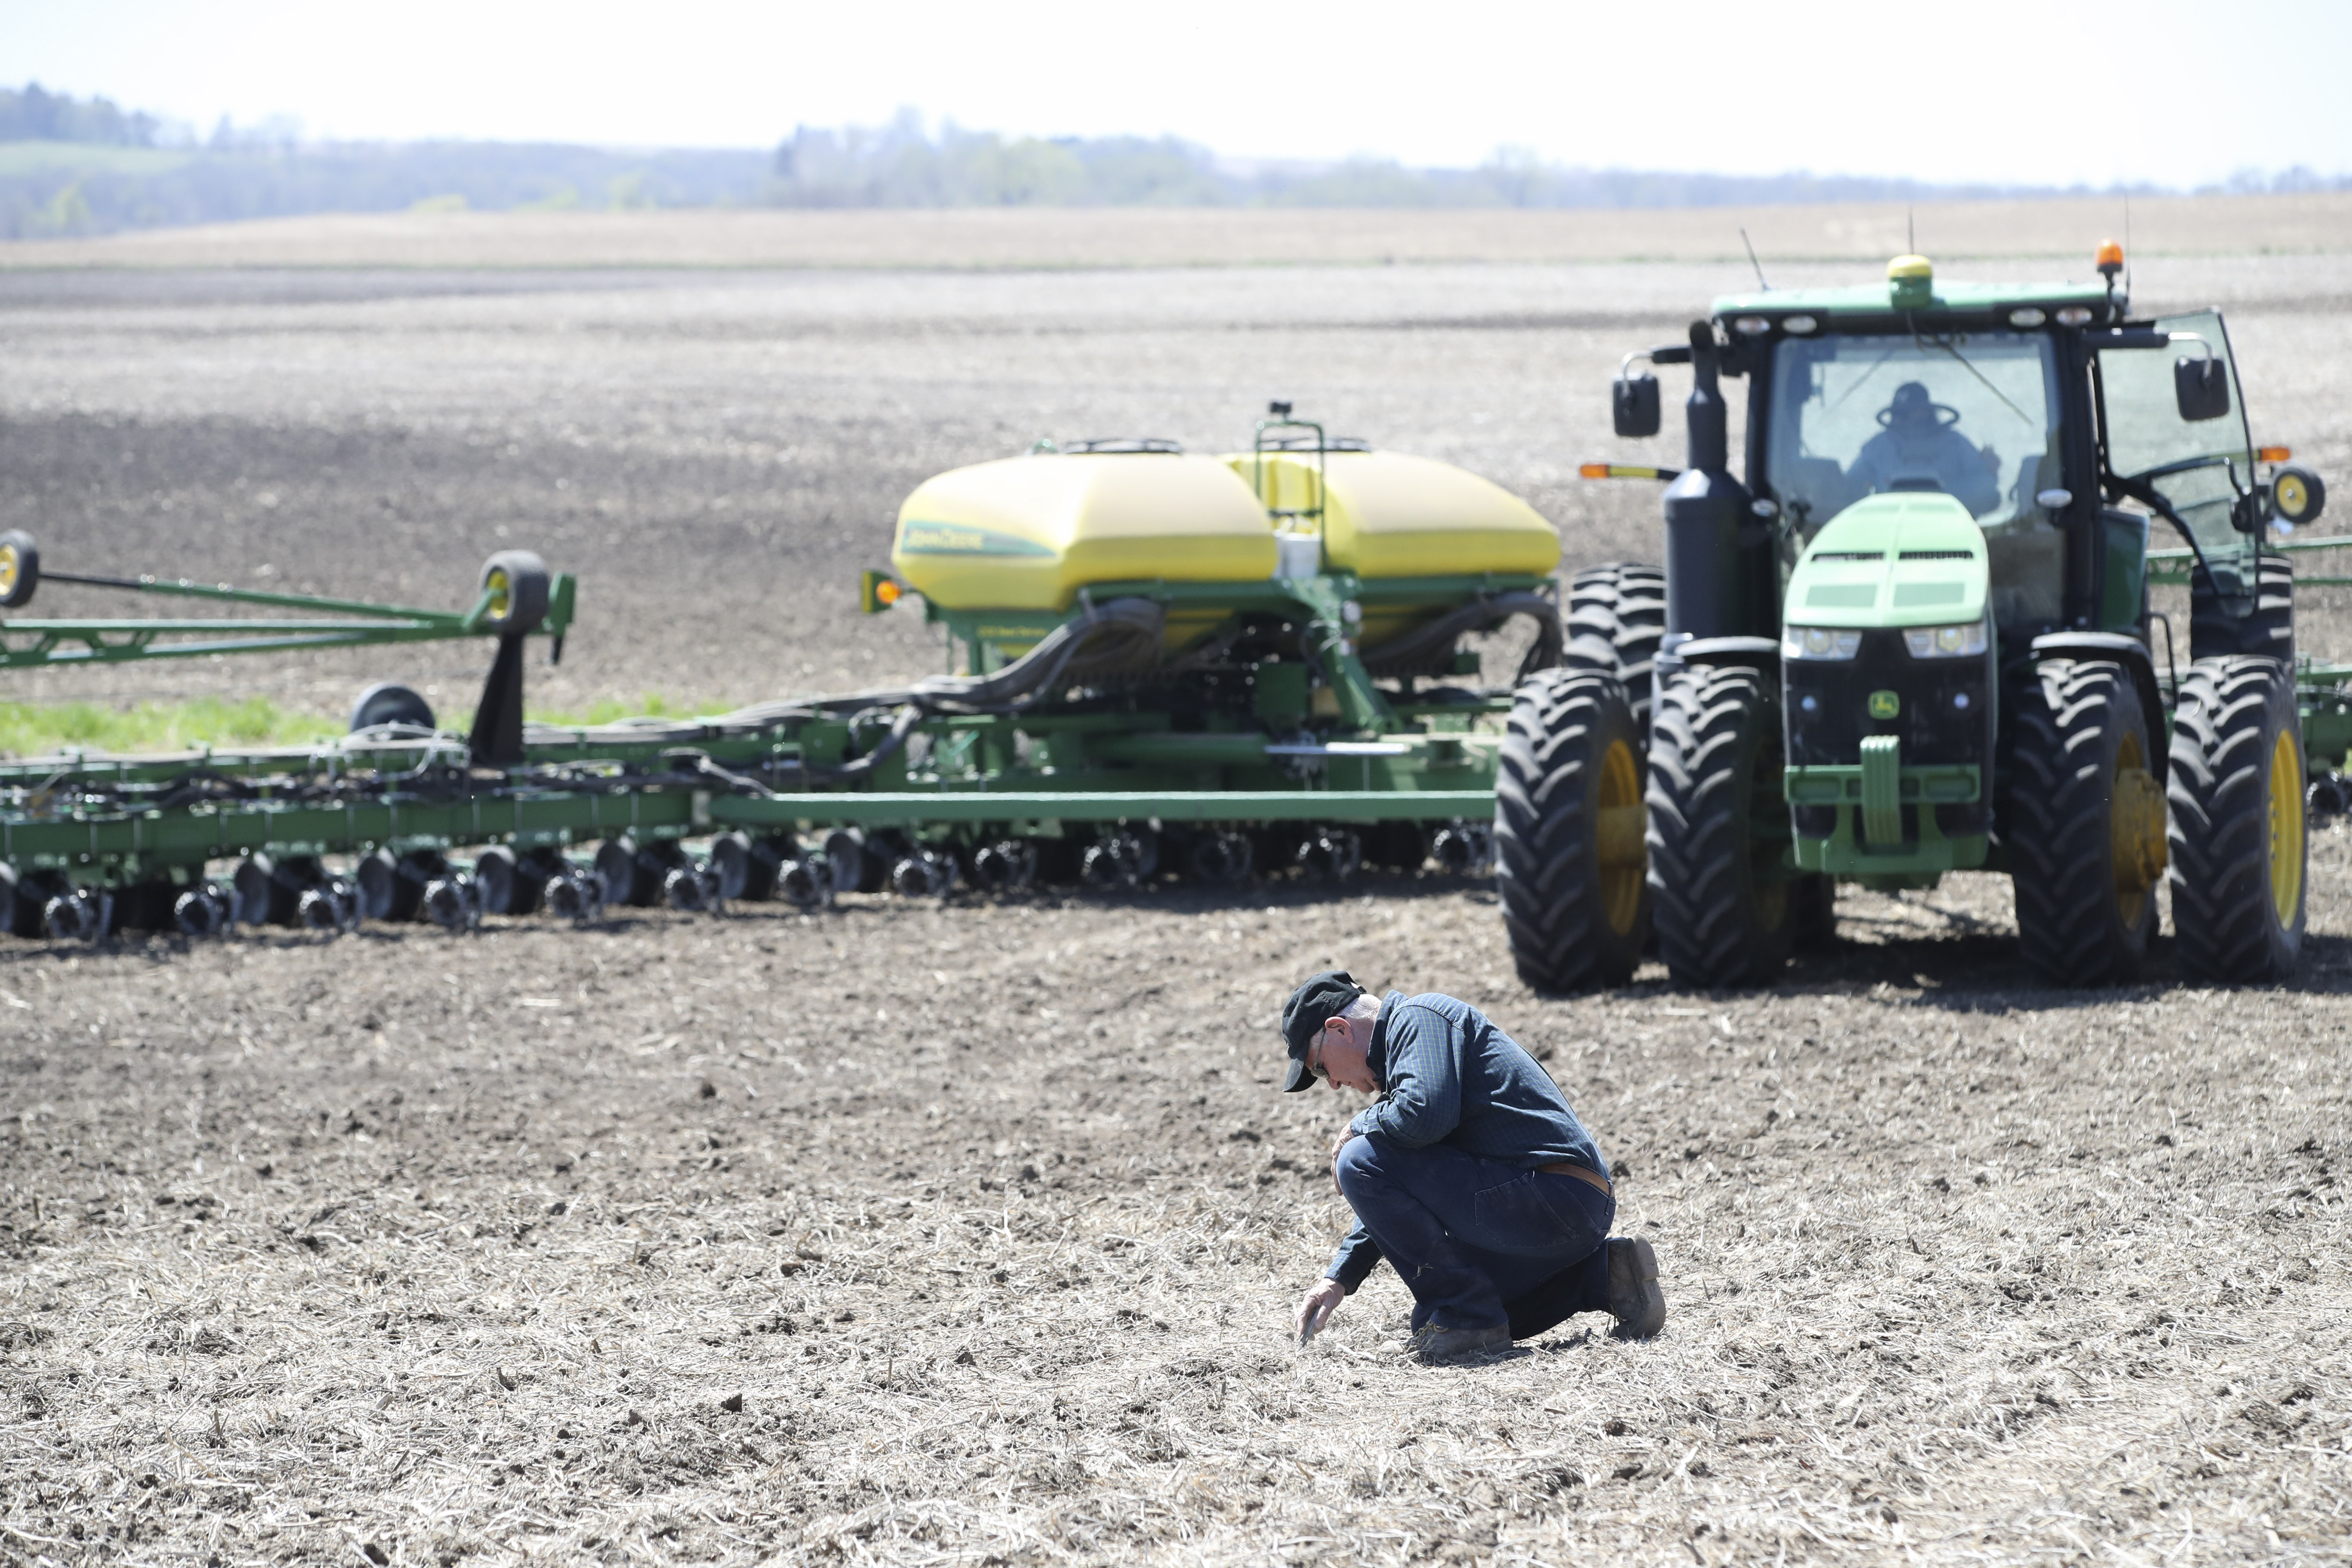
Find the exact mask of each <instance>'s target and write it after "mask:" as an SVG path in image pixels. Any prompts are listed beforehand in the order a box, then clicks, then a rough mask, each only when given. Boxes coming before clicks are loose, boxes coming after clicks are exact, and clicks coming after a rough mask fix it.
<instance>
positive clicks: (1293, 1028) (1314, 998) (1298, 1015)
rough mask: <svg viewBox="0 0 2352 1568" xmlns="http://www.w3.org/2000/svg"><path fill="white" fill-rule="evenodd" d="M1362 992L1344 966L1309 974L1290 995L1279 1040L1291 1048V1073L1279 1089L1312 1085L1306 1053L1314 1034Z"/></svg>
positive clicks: (1287, 1091) (1293, 1090)
mask: <svg viewBox="0 0 2352 1568" xmlns="http://www.w3.org/2000/svg"><path fill="white" fill-rule="evenodd" d="M1362 994H1364V988H1363V987H1362V986H1360V985H1359V984H1356V977H1355V976H1354V975H1352V974H1350V973H1348V972H1347V971H1346V970H1344V969H1327V970H1324V971H1323V972H1322V973H1319V974H1310V975H1308V976H1307V983H1306V984H1304V985H1301V986H1300V987H1299V988H1298V989H1297V990H1296V991H1294V992H1292V993H1291V994H1290V1000H1289V1001H1288V1002H1287V1003H1286V1004H1284V1005H1283V1009H1282V1043H1283V1044H1284V1045H1285V1046H1286V1047H1288V1048H1289V1051H1290V1076H1289V1077H1287V1078H1286V1079H1283V1082H1282V1091H1283V1092H1284V1093H1285V1094H1296V1093H1297V1092H1298V1091H1299V1090H1300V1089H1306V1088H1308V1087H1310V1086H1311V1085H1313V1083H1314V1082H1315V1075H1314V1074H1313V1073H1311V1072H1308V1071H1307V1051H1308V1049H1309V1048H1311V1047H1313V1046H1314V1044H1315V1037H1316V1036H1318V1035H1319V1034H1321V1033H1322V1032H1323V1026H1324V1025H1325V1024H1326V1023H1327V1022H1328V1021H1329V1020H1331V1019H1333V1018H1336V1017H1338V1016H1339V1015H1340V1014H1342V1013H1345V1012H1346V1011H1347V1010H1348V1005H1349V1003H1350V1002H1353V1001H1354V1000H1355V999H1356V998H1357V997H1359V996H1361V995H1362Z"/></svg>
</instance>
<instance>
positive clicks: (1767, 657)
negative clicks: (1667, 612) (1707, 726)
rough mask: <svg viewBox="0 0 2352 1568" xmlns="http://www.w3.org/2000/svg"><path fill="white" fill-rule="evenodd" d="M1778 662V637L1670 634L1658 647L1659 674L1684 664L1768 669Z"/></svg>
mask: <svg viewBox="0 0 2352 1568" xmlns="http://www.w3.org/2000/svg"><path fill="white" fill-rule="evenodd" d="M1779 663H1780V639H1779V638H1778V637H1680V638H1677V637H1667V638H1666V639H1665V641H1664V643H1663V644H1661V645H1660V647H1659V648H1658V660H1657V665H1658V670H1659V673H1660V674H1664V673H1666V672H1667V671H1668V670H1669V669H1679V668H1682V667H1683V666H1684V665H1686V664H1703V665H1706V666H1707V667H1708V668H1716V667H1717V666H1739V667H1742V668H1748V669H1761V670H1767V671H1769V670H1770V669H1771V668H1773V667H1774V666H1776V665H1778V664H1779Z"/></svg>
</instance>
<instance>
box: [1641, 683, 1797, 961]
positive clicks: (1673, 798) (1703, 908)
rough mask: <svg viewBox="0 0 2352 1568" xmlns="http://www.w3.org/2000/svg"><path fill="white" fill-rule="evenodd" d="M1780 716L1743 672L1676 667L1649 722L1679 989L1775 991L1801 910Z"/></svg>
mask: <svg viewBox="0 0 2352 1568" xmlns="http://www.w3.org/2000/svg"><path fill="white" fill-rule="evenodd" d="M1781 760H1782V753H1781V749H1780V714H1779V712H1778V705H1777V704H1776V703H1775V702H1774V701H1773V699H1772V692H1771V688H1770V687H1769V686H1768V685H1767V684H1766V682H1765V679H1764V678H1763V676H1761V675H1759V673H1757V672H1756V671H1755V670H1753V669H1748V668H1704V667H1701V668H1689V669H1684V670H1679V671H1677V672H1675V674H1674V675H1672V676H1669V677H1668V678H1666V679H1664V680H1662V681H1661V682H1659V685H1658V701H1657V707H1656V709H1655V710H1654V713H1653V715H1652V720H1651V725H1650V797H1649V805H1650V846H1649V847H1650V895H1651V898H1652V900H1654V906H1655V909H1656V911H1657V915H1656V918H1657V922H1658V952H1659V955H1660V956H1661V957H1663V958H1664V960H1665V961H1666V968H1667V970H1668V971H1669V972H1670V973H1672V974H1673V975H1674V978H1675V984H1680V985H1691V986H1706V987H1710V988H1712V987H1716V986H1727V985H1769V984H1771V983H1772V981H1773V980H1774V979H1775V978H1777V977H1778V976H1779V974H1780V970H1781V968H1782V966H1783V965H1785V964H1786V963H1788V959H1789V950H1790V947H1791V946H1792V945H1793V944H1794V942H1795V941H1796V938H1797V936H1798V933H1799V926H1800V924H1801V916H1802V915H1803V914H1804V912H1805V911H1804V910H1802V909H1801V907H1800V900H1799V898H1798V896H1797V894H1798V884H1797V879H1793V878H1792V877H1791V876H1790V872H1789V869H1788V867H1787V865H1786V863H1785V862H1786V860H1787V857H1788V849H1789V844H1790V829H1789V808H1788V805H1787V804H1786V802H1785V801H1784V799H1783V797H1782V795H1781V789H1780V769H1781Z"/></svg>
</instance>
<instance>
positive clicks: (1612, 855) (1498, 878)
mask: <svg viewBox="0 0 2352 1568" xmlns="http://www.w3.org/2000/svg"><path fill="white" fill-rule="evenodd" d="M1495 888H1496V894H1497V895H1498V896H1499V897H1500V899H1501V900H1502V905H1503V926H1504V930H1505V931H1507V933H1508V934H1509V938H1510V943H1511V960H1512V962H1513V963H1514V964H1515V965H1517V969H1518V972H1519V978H1520V979H1522V980H1524V981H1526V982H1527V983H1528V984H1529V985H1532V986H1534V987H1535V988H1536V989H1537V990H1538V991H1555V992H1557V991H1577V990H1582V989H1584V988H1586V987H1588V986H1594V985H1621V984H1624V983H1625V982H1626V981H1627V980H1630V979H1632V978H1633V970H1634V968H1635V967H1636V966H1637V965H1639V964H1640V963H1641V962H1642V949H1643V945H1644V943H1645V942H1646V941H1647V939H1648V936H1649V927H1650V908H1649V904H1650V900H1649V895H1648V888H1647V885H1646V883H1645V882H1644V880H1643V842H1642V732H1641V731H1640V729H1639V728H1638V727H1637V726H1636V725H1635V723H1634V721H1633V705H1632V704H1631V703H1630V702H1629V701H1628V700H1627V698H1626V692H1625V688H1624V685H1623V683H1622V682H1621V681H1619V680H1618V679H1616V678H1615V677H1614V676H1610V675H1603V674H1601V673H1599V672H1598V671H1594V670H1585V669H1550V670H1545V671H1543V672H1542V673H1540V674H1538V675H1536V676H1533V677H1531V678H1530V679H1528V680H1527V681H1525V682H1523V683H1522V684H1521V685H1520V687H1519V689H1518V695H1517V698H1516V699H1515V700H1513V703H1512V706H1511V720H1510V727H1509V729H1508V730H1507V731H1506V733H1505V735H1504V739H1503V751H1502V756H1501V758H1500V761H1499V763H1498V764H1497V766H1496V777H1495Z"/></svg>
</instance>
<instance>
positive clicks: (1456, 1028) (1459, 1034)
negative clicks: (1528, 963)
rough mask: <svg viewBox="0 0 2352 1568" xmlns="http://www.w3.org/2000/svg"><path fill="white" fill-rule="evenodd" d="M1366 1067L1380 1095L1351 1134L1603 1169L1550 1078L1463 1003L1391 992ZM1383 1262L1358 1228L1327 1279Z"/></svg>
mask: <svg viewBox="0 0 2352 1568" xmlns="http://www.w3.org/2000/svg"><path fill="white" fill-rule="evenodd" d="M1368 1065H1369V1066H1370V1069H1371V1074H1372V1077H1373V1078H1375V1079H1378V1080H1379V1081H1380V1085H1381V1097H1380V1099H1378V1100H1374V1101H1373V1102H1372V1103H1371V1104H1370V1106H1368V1107H1366V1108H1365V1109H1364V1110H1362V1111H1360V1112H1359V1113H1358V1115H1357V1117H1356V1119H1355V1120H1354V1121H1351V1122H1349V1124H1348V1128H1349V1131H1351V1132H1356V1133H1359V1134H1362V1135H1365V1136H1369V1137H1376V1138H1383V1139H1388V1140H1390V1141H1392V1142H1396V1143H1398V1144H1401V1145H1402V1146H1403V1147H1405V1148H1408V1149H1420V1148H1424V1147H1426V1146H1427V1145H1429V1144H1432V1143H1449V1144H1452V1145H1453V1146H1454V1148H1457V1149H1459V1150H1461V1151H1462V1152H1464V1153H1465V1154H1475V1155H1476V1156H1478V1157H1479V1158H1480V1159H1483V1160H1493V1161H1496V1162H1497V1163H1502V1164H1506V1165H1509V1166H1512V1167H1514V1168H1515V1169H1517V1170H1522V1171H1532V1170H1534V1169H1535V1168H1536V1167H1537V1166H1538V1165H1549V1164H1554V1163H1558V1162H1559V1161H1563V1160H1566V1161H1570V1162H1573V1163H1576V1164H1579V1165H1582V1166H1584V1167H1585V1168H1586V1169H1587V1170H1590V1171H1594V1172H1597V1173H1600V1174H1601V1175H1607V1174H1608V1173H1609V1165H1608V1163H1607V1162H1606V1161H1605V1160H1603V1159H1602V1158H1601V1146H1600V1145H1599V1144H1598V1143H1595V1142H1593V1141H1592V1134H1591V1133H1590V1132H1587V1131H1585V1130H1584V1123H1582V1122H1581V1121H1578V1120H1577V1119H1576V1112H1575V1111H1573V1110H1570V1109H1569V1108H1568V1100H1567V1098H1566V1097H1565V1096H1564V1095H1562V1094H1561V1093H1560V1092H1559V1085H1558V1084H1556V1083H1554V1082H1552V1080H1551V1075H1550V1074H1549V1073H1548V1072H1546V1071H1544V1069H1543V1067H1542V1065H1541V1064H1540V1063H1538V1061H1537V1060H1536V1059H1535V1058H1533V1057H1531V1056H1529V1055H1528V1053H1527V1052H1526V1051H1524V1050H1522V1049H1520V1048H1519V1044H1518V1042H1517V1041H1516V1040H1514V1039H1512V1038H1511V1037H1510V1036H1508V1035H1507V1034H1505V1033H1503V1031H1502V1030H1500V1029H1498V1028H1496V1026H1495V1025H1494V1022H1493V1020H1491V1019H1489V1018H1488V1017H1487V1016H1486V1015H1485V1014H1484V1013H1481V1012H1480V1011H1478V1009H1477V1008H1475V1007H1473V1006H1471V1005H1470V1004H1468V1003H1467V1002H1461V1001H1457V1000H1455V999H1454V997H1451V996H1443V995H1439V994H1437V993H1435V992H1430V993H1427V994H1423V995H1420V996H1407V995H1405V994H1403V993H1402V992H1397V991H1391V992H1390V993H1389V994H1388V996H1387V998H1386V999H1385V1000H1384V1001H1382V1002H1381V1015H1380V1018H1379V1020H1378V1021H1377V1022H1375V1023H1374V1024H1373V1026H1372V1045H1371V1051H1370V1060H1369V1063H1368ZM1380 1260H1381V1252H1380V1247H1378V1246H1377V1245H1376V1244H1375V1243H1374V1242H1373V1240H1372V1238H1371V1237H1370V1236H1368V1235H1366V1234H1365V1232H1364V1227H1363V1226H1357V1227H1356V1228H1355V1229H1354V1230H1353V1231H1351V1232H1350V1233H1349V1236H1348V1239H1347V1240H1345V1241H1343V1242H1341V1243H1340V1244H1339V1254H1338V1255H1337V1256H1336V1257H1334V1258H1332V1259H1331V1267H1330V1268H1327V1269H1325V1270H1324V1276H1325V1278H1327V1279H1337V1280H1338V1281H1339V1283H1340V1284H1341V1285H1343V1286H1345V1287H1346V1288H1347V1289H1349V1290H1350V1291H1352V1290H1354V1289H1356V1287H1357V1286H1359V1285H1360V1284H1362V1283H1363V1282H1364V1279H1365V1277H1366V1276H1367V1275H1369V1274H1370V1273H1371V1271H1372V1268H1373V1266H1374V1265H1376V1264H1378V1263H1379V1262H1380Z"/></svg>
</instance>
